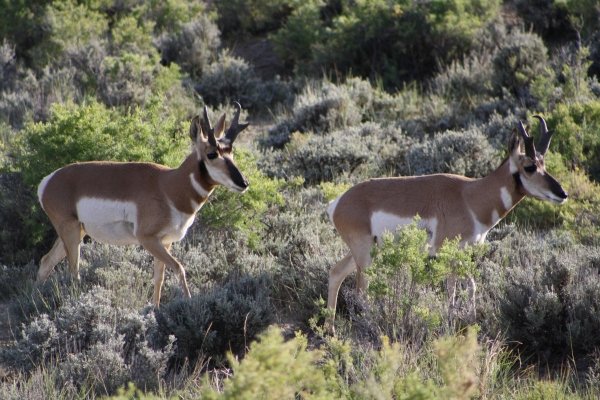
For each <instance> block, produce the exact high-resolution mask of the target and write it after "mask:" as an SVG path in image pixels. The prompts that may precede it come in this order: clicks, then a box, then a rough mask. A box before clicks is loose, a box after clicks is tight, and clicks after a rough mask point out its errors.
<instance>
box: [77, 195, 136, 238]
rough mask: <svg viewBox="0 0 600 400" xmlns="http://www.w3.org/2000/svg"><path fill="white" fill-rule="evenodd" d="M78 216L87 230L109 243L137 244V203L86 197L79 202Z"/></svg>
mask: <svg viewBox="0 0 600 400" xmlns="http://www.w3.org/2000/svg"><path fill="white" fill-rule="evenodd" d="M77 216H78V218H79V221H81V223H82V224H83V228H84V230H85V232H86V233H87V234H88V235H90V236H91V237H92V238H93V239H95V240H97V241H99V242H103V243H108V244H119V245H124V244H137V243H138V241H137V239H136V237H135V232H136V225H137V207H136V205H135V203H133V202H128V201H118V200H105V199H98V198H87V197H84V198H82V199H80V200H79V201H78V202H77Z"/></svg>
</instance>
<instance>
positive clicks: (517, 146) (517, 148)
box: [508, 131, 521, 155]
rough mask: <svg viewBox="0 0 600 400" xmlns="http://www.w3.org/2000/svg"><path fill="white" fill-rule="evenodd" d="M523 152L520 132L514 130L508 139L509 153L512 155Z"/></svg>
mask: <svg viewBox="0 0 600 400" xmlns="http://www.w3.org/2000/svg"><path fill="white" fill-rule="evenodd" d="M520 152H521V138H520V137H519V134H518V133H517V132H515V131H513V133H512V135H511V136H510V139H509V141H508V153H509V154H510V155H513V154H519V153H520Z"/></svg>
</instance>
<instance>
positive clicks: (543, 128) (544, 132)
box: [533, 115, 552, 155]
mask: <svg viewBox="0 0 600 400" xmlns="http://www.w3.org/2000/svg"><path fill="white" fill-rule="evenodd" d="M533 117H534V118H537V119H539V120H540V140H539V142H538V145H537V149H538V151H539V152H540V154H541V155H544V154H546V151H548V147H549V146H550V139H552V132H549V131H548V125H547V124H546V121H545V120H544V118H542V117H541V116H539V115H534V116H533Z"/></svg>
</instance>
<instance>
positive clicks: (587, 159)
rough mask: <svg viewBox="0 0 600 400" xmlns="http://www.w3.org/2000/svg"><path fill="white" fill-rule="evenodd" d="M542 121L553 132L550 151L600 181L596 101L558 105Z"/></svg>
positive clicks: (599, 105) (598, 103)
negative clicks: (585, 169) (584, 169)
mask: <svg viewBox="0 0 600 400" xmlns="http://www.w3.org/2000/svg"><path fill="white" fill-rule="evenodd" d="M546 122H547V123H548V129H549V130H551V131H553V132H554V135H553V137H552V147H551V149H550V150H551V151H553V152H555V153H557V154H560V156H561V157H562V158H563V160H565V162H566V164H567V165H569V166H572V167H576V168H587V169H588V171H589V174H590V176H591V177H592V178H593V179H594V180H596V181H600V135H598V131H599V130H600V101H597V100H594V101H589V102H585V103H573V104H559V105H557V107H556V108H555V109H554V110H553V112H552V113H550V115H548V116H547V117H546Z"/></svg>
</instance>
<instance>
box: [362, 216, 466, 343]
mask: <svg viewBox="0 0 600 400" xmlns="http://www.w3.org/2000/svg"><path fill="white" fill-rule="evenodd" d="M427 241H428V237H427V232H426V231H425V230H424V229H421V228H419V219H418V218H416V219H415V221H413V223H412V224H410V225H408V226H405V227H402V228H399V229H398V231H397V232H396V233H395V234H392V233H389V232H388V233H387V234H384V235H383V237H382V243H381V244H380V245H379V246H374V247H373V250H372V257H373V262H372V264H371V265H370V266H369V268H367V269H366V270H365V272H364V273H365V274H366V275H367V276H368V277H369V288H368V293H369V296H370V297H369V301H368V307H369V308H371V310H370V311H369V314H370V315H369V317H368V318H369V319H370V320H371V321H372V323H373V324H374V326H375V327H377V328H375V329H376V332H377V331H379V330H381V332H382V333H383V334H384V335H386V336H390V337H393V338H397V337H400V338H403V339H406V338H410V340H412V341H415V342H420V341H422V340H423V339H424V338H425V337H427V336H428V335H429V334H431V332H434V331H436V330H439V329H440V328H441V327H442V321H443V320H446V319H448V318H449V315H448V314H447V309H446V307H447V305H446V304H445V299H444V297H445V296H444V295H440V294H441V291H440V289H441V288H442V286H443V285H442V283H443V282H444V281H445V280H446V279H447V278H448V277H449V276H450V275H455V276H457V277H467V276H474V275H476V263H475V261H474V256H475V254H476V252H475V248H474V247H471V246H469V247H467V248H465V249H464V250H461V249H460V238H456V239H453V240H448V241H445V242H444V244H443V245H442V247H441V248H440V249H439V250H438V252H437V254H436V257H434V258H431V257H430V256H429V252H428V248H427Z"/></svg>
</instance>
